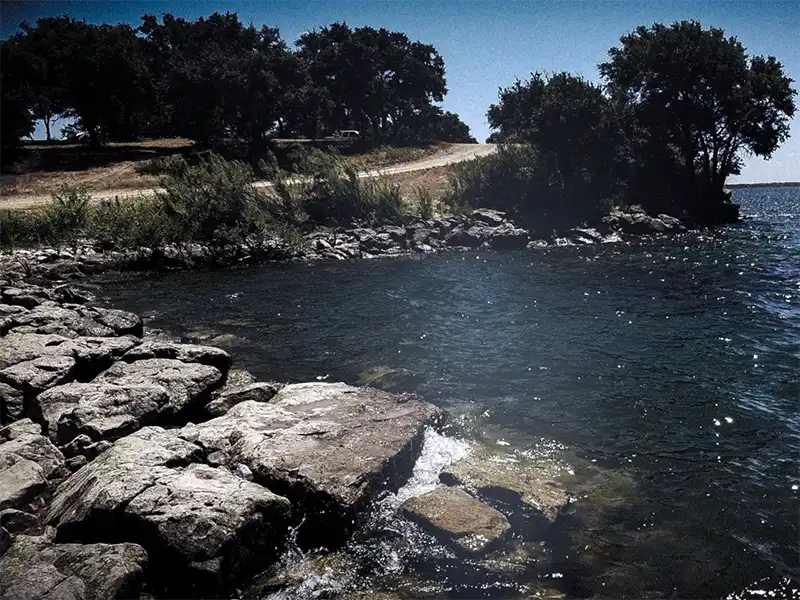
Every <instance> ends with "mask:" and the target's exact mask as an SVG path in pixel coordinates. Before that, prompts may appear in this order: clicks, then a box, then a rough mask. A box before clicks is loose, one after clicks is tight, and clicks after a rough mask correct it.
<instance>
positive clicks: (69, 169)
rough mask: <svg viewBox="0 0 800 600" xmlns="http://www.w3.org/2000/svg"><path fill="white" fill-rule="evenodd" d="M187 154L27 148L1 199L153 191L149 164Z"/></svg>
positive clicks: (380, 153)
mask: <svg viewBox="0 0 800 600" xmlns="http://www.w3.org/2000/svg"><path fill="white" fill-rule="evenodd" d="M191 148H192V143H191V142H190V141H189V140H185V139H168V140H148V141H145V142H137V143H129V144H109V146H108V147H106V148H104V149H103V150H101V151H99V152H91V151H89V150H88V148H86V147H85V146H81V145H76V144H63V143H42V142H39V143H31V144H28V149H29V150H30V151H31V152H30V158H29V162H28V165H27V167H28V169H29V172H24V173H19V174H3V175H2V176H0V196H3V197H6V198H12V197H15V196H49V195H50V194H52V193H53V192H55V191H57V190H58V189H59V188H60V187H61V186H63V185H65V184H67V185H70V186H85V187H86V189H87V191H89V192H99V191H105V190H125V189H130V190H138V189H149V188H153V187H157V185H158V179H159V178H158V176H157V175H155V174H153V173H152V172H150V170H149V169H148V167H149V165H150V162H151V161H152V160H153V159H154V158H158V157H161V156H167V155H170V154H181V153H186V152H190V151H191ZM437 149H438V147H437V146H424V147H404V148H394V147H382V148H376V149H374V150H370V151H369V152H366V153H364V154H360V155H353V156H346V157H343V158H344V160H345V162H347V163H350V164H352V165H353V166H355V167H356V168H357V169H359V170H369V169H375V168H380V167H386V166H389V165H395V164H400V163H404V162H411V161H414V160H419V159H422V158H425V157H427V156H430V155H432V154H434V153H435V152H436V151H437ZM22 168H25V165H23V166H22Z"/></svg>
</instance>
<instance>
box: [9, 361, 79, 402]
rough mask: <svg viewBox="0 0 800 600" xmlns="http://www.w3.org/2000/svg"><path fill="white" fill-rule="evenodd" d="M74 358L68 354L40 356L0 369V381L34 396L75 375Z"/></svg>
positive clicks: (69, 379)
mask: <svg viewBox="0 0 800 600" xmlns="http://www.w3.org/2000/svg"><path fill="white" fill-rule="evenodd" d="M75 364H76V363H75V359H74V358H72V357H70V356H40V357H39V358H35V359H33V360H27V361H25V362H21V363H17V364H16V365H13V366H11V367H6V368H5V369H3V370H2V371H0V383H5V384H6V385H10V386H11V387H13V388H16V389H18V390H22V392H23V394H24V395H25V396H31V397H33V396H35V395H36V394H39V393H41V392H43V391H44V390H46V389H49V388H51V387H53V386H55V385H60V384H62V383H65V382H67V381H71V380H72V379H73V378H74V377H75Z"/></svg>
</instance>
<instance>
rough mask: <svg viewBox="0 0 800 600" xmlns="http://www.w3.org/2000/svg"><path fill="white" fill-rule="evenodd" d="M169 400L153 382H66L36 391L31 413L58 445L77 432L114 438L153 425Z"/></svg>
mask: <svg viewBox="0 0 800 600" xmlns="http://www.w3.org/2000/svg"><path fill="white" fill-rule="evenodd" d="M169 400H170V399H169V396H168V394H167V390H166V389H164V387H162V386H161V385H156V384H154V383H141V384H136V383H123V384H122V385H117V384H114V383H103V382H97V383H94V382H92V383H69V384H66V385H61V386H58V387H55V388H52V389H49V390H47V391H46V392H43V393H41V394H39V396H37V397H36V399H34V400H33V407H32V412H33V414H35V415H37V420H39V421H40V422H41V423H42V424H43V425H44V427H45V429H46V431H47V435H48V436H49V437H50V439H51V440H53V442H55V443H57V444H59V445H64V444H69V443H70V442H71V441H72V440H73V439H74V438H75V437H76V436H79V435H86V436H88V437H89V438H90V439H91V440H93V441H98V440H109V441H114V440H116V439H119V438H120V437H122V436H125V435H128V434H129V433H133V432H134V431H136V430H137V429H140V428H142V427H143V426H145V425H150V424H154V423H155V422H156V420H157V418H158V416H159V414H160V412H161V411H162V409H164V408H165V407H166V405H167V404H168V402H169Z"/></svg>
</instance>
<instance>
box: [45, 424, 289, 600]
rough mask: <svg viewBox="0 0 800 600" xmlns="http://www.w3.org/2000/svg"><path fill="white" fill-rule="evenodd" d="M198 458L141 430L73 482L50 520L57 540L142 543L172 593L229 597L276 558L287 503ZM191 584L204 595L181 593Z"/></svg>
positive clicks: (58, 497) (188, 448)
mask: <svg viewBox="0 0 800 600" xmlns="http://www.w3.org/2000/svg"><path fill="white" fill-rule="evenodd" d="M201 456H202V451H201V449H200V448H199V447H198V446H196V445H194V444H191V443H189V442H186V441H184V440H181V439H179V438H177V437H176V436H175V435H174V434H173V433H171V432H168V431H165V430H163V429H161V428H158V427H146V428H144V429H141V430H139V431H138V432H136V433H134V434H132V435H130V436H127V437H125V438H122V439H121V440H119V441H117V443H116V444H114V446H113V447H112V448H110V449H109V450H108V451H106V452H104V453H103V454H101V455H100V456H98V457H97V458H96V459H95V460H94V461H93V462H91V463H89V464H87V465H86V466H85V467H83V468H82V469H80V470H79V471H78V472H76V473H74V474H73V475H72V476H71V477H70V478H69V479H67V480H66V481H65V482H64V484H62V486H61V487H59V489H58V490H57V491H56V494H55V496H54V499H53V503H52V505H51V507H50V511H49V512H48V514H47V517H46V520H47V522H48V523H49V524H51V525H54V526H55V527H57V530H58V539H59V540H64V541H71V540H84V541H98V540H102V539H104V538H108V537H109V536H119V535H124V536H125V539H130V540H133V541H136V542H137V543H140V544H141V545H142V546H144V547H145V548H146V549H147V551H148V553H149V554H150V556H151V558H152V560H153V569H154V570H155V572H156V578H157V579H158V581H159V582H160V583H161V585H163V586H165V587H167V588H169V589H170V590H171V593H181V594H189V593H191V594H197V593H198V591H199V592H200V593H210V592H209V590H214V591H216V589H217V587H216V586H220V587H222V588H225V587H226V586H228V585H229V584H231V583H232V582H233V581H234V580H235V579H236V578H237V577H238V576H239V575H240V574H241V573H243V572H246V571H247V570H248V569H249V568H250V567H251V566H253V564H254V561H255V560H256V559H257V558H258V557H259V556H260V557H262V559H267V558H274V557H275V556H277V554H278V553H279V552H280V550H281V549H282V548H283V545H284V543H285V540H286V534H287V531H286V527H287V525H288V512H289V503H288V501H287V500H286V499H285V498H281V497H279V496H276V495H275V494H273V493H271V492H270V491H269V490H267V489H265V488H263V487H261V486H259V485H256V484H254V483H250V482H247V481H245V480H243V479H241V478H239V477H237V476H235V475H234V474H232V473H230V472H229V471H227V470H224V469H215V468H212V467H209V466H206V465H201V464H197V461H198V460H199V458H200V457H201ZM111 523H113V524H114V525H113V526H111ZM189 583H191V584H192V585H197V586H198V589H189V588H185V587H183V586H186V585H188V584H189ZM205 586H214V587H211V588H207V587H205ZM211 593H213V592H211Z"/></svg>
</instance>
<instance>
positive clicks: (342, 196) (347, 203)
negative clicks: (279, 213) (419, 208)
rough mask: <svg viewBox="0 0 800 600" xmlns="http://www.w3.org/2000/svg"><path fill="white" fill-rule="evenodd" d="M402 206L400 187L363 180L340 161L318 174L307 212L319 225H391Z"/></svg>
mask: <svg viewBox="0 0 800 600" xmlns="http://www.w3.org/2000/svg"><path fill="white" fill-rule="evenodd" d="M402 204H403V198H402V195H401V193H400V188H399V187H398V186H397V185H394V184H393V183H391V182H390V181H389V180H388V179H386V178H384V177H378V178H372V177H370V178H367V177H364V178H362V177H359V176H358V171H357V170H356V169H355V168H354V167H351V166H344V165H343V163H341V161H339V162H337V163H335V164H326V165H324V170H323V171H320V172H317V173H316V174H315V176H314V183H313V184H312V186H311V188H310V190H309V193H308V196H307V198H306V200H305V202H304V208H305V211H306V212H307V213H308V216H309V218H310V219H311V220H312V221H313V222H315V223H324V224H333V225H349V224H351V223H355V222H363V221H366V222H370V223H374V222H379V221H391V220H392V219H394V218H395V217H397V216H398V215H399V214H400V212H401V209H402Z"/></svg>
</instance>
